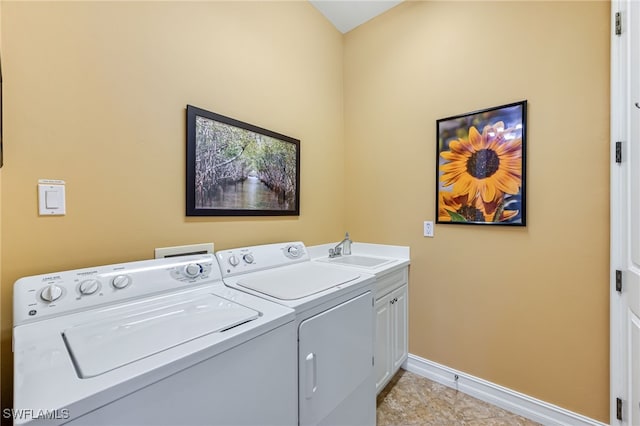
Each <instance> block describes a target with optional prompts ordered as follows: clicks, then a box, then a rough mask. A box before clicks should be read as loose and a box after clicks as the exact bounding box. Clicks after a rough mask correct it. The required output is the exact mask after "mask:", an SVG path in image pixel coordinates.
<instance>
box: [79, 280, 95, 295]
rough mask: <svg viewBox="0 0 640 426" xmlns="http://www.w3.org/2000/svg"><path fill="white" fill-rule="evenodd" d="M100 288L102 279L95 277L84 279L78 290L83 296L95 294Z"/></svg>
mask: <svg viewBox="0 0 640 426" xmlns="http://www.w3.org/2000/svg"><path fill="white" fill-rule="evenodd" d="M99 289H100V281H98V280H96V279H95V278H92V279H89V280H84V281H82V282H81V283H80V287H78V291H79V292H80V294H81V295H83V296H88V295H90V294H94V293H95V292H96V291H98V290H99Z"/></svg>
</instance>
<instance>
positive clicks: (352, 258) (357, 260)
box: [319, 255, 394, 268]
mask: <svg viewBox="0 0 640 426" xmlns="http://www.w3.org/2000/svg"><path fill="white" fill-rule="evenodd" d="M319 260H321V261H323V262H329V263H340V264H342V265H349V266H357V267H359V268H377V267H379V266H382V265H385V264H387V263H391V262H393V260H394V259H385V258H381V257H369V256H356V255H346V256H339V257H334V258H324V259H319Z"/></svg>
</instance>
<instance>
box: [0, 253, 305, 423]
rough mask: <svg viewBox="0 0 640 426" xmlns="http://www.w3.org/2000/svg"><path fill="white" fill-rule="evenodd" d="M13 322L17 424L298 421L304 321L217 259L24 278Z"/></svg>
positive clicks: (18, 283)
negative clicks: (227, 277) (299, 340)
mask: <svg viewBox="0 0 640 426" xmlns="http://www.w3.org/2000/svg"><path fill="white" fill-rule="evenodd" d="M13 313H14V329H13V351H14V409H13V411H12V415H13V417H14V424H32V423H33V424H67V423H68V424H74V425H76V424H77V425H252V426H255V425H274V426H275V425H277V426H281V425H295V424H296V423H297V403H296V401H297V376H296V373H295V370H294V369H293V368H292V365H294V364H295V362H296V344H295V338H296V325H295V322H294V319H295V315H294V311H293V310H292V309H289V308H286V307H284V306H282V305H279V304H275V303H271V302H269V301H267V300H265V299H263V298H258V297H255V296H252V295H250V294H247V293H244V292H240V291H237V290H234V289H231V288H229V287H226V286H225V285H224V284H223V283H222V281H221V276H220V270H219V268H218V264H217V262H216V260H215V258H214V257H213V255H197V256H187V257H183V258H171V259H157V260H148V261H141V262H132V263H124V264H118V265H108V266H100V267H95V268H85V269H80V270H73V271H65V272H56V273H51V274H46V275H38V276H33V277H27V278H22V279H20V280H18V281H16V283H15V285H14V311H13Z"/></svg>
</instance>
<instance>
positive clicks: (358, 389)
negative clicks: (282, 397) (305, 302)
mask: <svg viewBox="0 0 640 426" xmlns="http://www.w3.org/2000/svg"><path fill="white" fill-rule="evenodd" d="M373 324H374V315H373V297H372V294H371V292H366V293H364V294H362V295H360V296H358V297H356V298H353V299H351V300H348V301H346V302H344V303H342V304H340V305H338V306H335V307H333V308H331V309H329V310H327V311H324V312H322V313H320V314H318V315H316V316H313V317H311V318H308V319H306V320H304V321H303V322H301V323H300V326H299V329H298V337H299V346H298V365H299V369H300V374H299V409H300V424H301V425H320V424H371V423H370V421H371V419H372V417H373V419H374V420H373V421H374V422H375V398H376V397H375V383H374V381H375V380H374V375H373Z"/></svg>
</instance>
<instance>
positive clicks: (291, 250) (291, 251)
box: [287, 246, 302, 259]
mask: <svg viewBox="0 0 640 426" xmlns="http://www.w3.org/2000/svg"><path fill="white" fill-rule="evenodd" d="M287 254H288V256H289V257H292V258H294V259H295V258H296V257H300V255H301V254H302V252H301V251H300V248H298V247H297V246H289V247H287Z"/></svg>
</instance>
